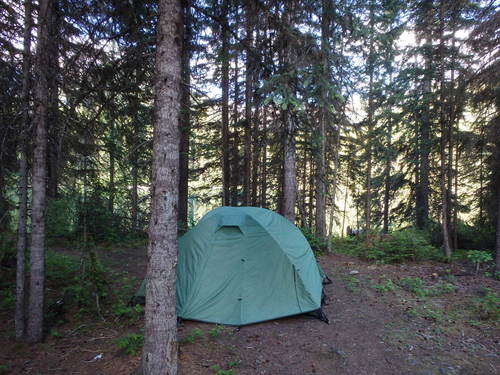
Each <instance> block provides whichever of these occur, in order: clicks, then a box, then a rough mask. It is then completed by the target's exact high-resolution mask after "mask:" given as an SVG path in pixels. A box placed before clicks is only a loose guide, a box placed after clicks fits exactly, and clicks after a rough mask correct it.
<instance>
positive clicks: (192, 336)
mask: <svg viewBox="0 0 500 375" xmlns="http://www.w3.org/2000/svg"><path fill="white" fill-rule="evenodd" d="M203 336H204V333H203V331H202V330H201V329H199V328H193V329H192V330H191V332H190V333H189V335H187V336H186V338H185V340H186V341H187V342H189V343H191V344H192V343H194V342H195V341H196V339H197V338H200V337H203Z"/></svg>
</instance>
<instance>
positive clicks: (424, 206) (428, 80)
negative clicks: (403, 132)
mask: <svg viewBox="0 0 500 375" xmlns="http://www.w3.org/2000/svg"><path fill="white" fill-rule="evenodd" d="M425 43H426V46H427V48H428V49H430V48H431V47H432V36H430V35H428V36H427V39H426V42H425ZM424 58H425V72H424V82H423V88H422V90H423V100H424V104H423V113H422V117H421V120H420V129H419V133H420V134H419V138H420V139H419V144H418V156H419V163H418V166H417V174H418V179H417V184H416V187H415V216H416V225H417V227H418V228H420V229H424V228H426V227H427V226H428V225H429V171H430V166H429V155H430V152H431V118H430V108H429V107H430V95H431V84H432V77H431V69H432V57H431V56H430V52H429V51H427V55H426V56H424Z"/></svg>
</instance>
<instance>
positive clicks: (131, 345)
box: [116, 333, 144, 355]
mask: <svg viewBox="0 0 500 375" xmlns="http://www.w3.org/2000/svg"><path fill="white" fill-rule="evenodd" d="M116 344H117V345H118V347H119V348H120V349H123V350H124V351H125V353H127V354H128V355H137V353H139V350H141V348H142V346H143V345H144V335H141V334H139V333H131V334H128V335H127V336H124V337H122V338H120V339H118V340H117V341H116Z"/></svg>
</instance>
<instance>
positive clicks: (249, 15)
mask: <svg viewBox="0 0 500 375" xmlns="http://www.w3.org/2000/svg"><path fill="white" fill-rule="evenodd" d="M244 3H245V10H246V22H245V33H246V41H245V45H246V59H245V146H244V162H243V169H244V172H243V205H244V206H249V205H250V202H251V174H252V155H251V154H252V125H253V119H252V99H253V69H254V66H253V59H254V57H253V54H252V53H251V52H250V51H251V49H252V48H253V28H254V23H255V20H254V5H253V1H245V2H244Z"/></svg>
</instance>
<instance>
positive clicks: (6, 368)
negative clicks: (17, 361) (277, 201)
mask: <svg viewBox="0 0 500 375" xmlns="http://www.w3.org/2000/svg"><path fill="white" fill-rule="evenodd" d="M10 370H11V367H10V365H8V364H1V365H0V375H3V374H8V373H9V372H10Z"/></svg>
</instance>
